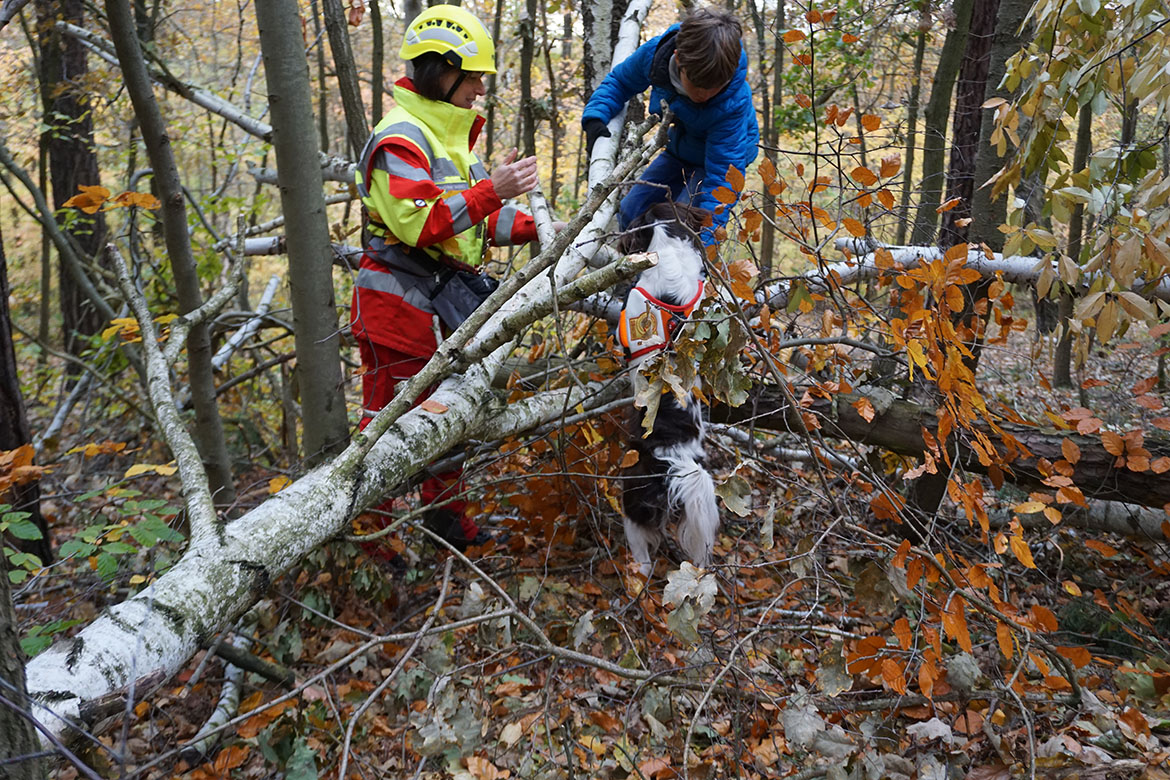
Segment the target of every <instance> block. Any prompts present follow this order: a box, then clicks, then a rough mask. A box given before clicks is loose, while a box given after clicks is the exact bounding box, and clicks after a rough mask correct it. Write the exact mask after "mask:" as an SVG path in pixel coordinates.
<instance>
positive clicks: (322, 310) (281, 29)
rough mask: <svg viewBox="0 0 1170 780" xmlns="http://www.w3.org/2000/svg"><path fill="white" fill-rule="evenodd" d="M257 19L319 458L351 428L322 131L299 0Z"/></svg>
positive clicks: (304, 386)
mask: <svg viewBox="0 0 1170 780" xmlns="http://www.w3.org/2000/svg"><path fill="white" fill-rule="evenodd" d="M256 19H257V23H258V25H259V27H260V48H261V50H262V52H263V55H264V70H265V73H266V75H267V81H268V105H269V108H270V109H271V111H272V145H273V148H274V149H275V151H276V167H277V171H278V174H279V177H280V202H281V208H282V210H283V212H284V218H285V226H286V236H287V238H288V265H289V288H290V290H291V299H292V308H293V326H294V328H295V330H296V348H297V373H298V377H299V383H300V389H301V409H302V415H301V417H302V423H303V425H304V444H305V454H306V457H307V458H308V459H309V461H310V462H317V461H319V460H320V459H322V458H323V457H324V456H325V455H327V454H329V453H332V452H336V451H338V450H340V449H341V448H342V447H344V446H345V442H346V440H347V439H348V438H349V426H348V422H347V420H346V415H345V396H344V395H343V394H342V391H341V388H342V376H341V353H340V340H339V338H338V328H337V306H336V303H335V301H334V298H333V275H332V267H333V256H332V254H333V252H332V248H331V247H330V244H329V223H328V221H327V220H326V217H325V196H324V191H323V186H324V185H323V180H322V177H321V164H320V162H319V160H318V153H319V152H318V149H317V146H316V144H315V143H314V141H316V133H315V131H314V130H313V127H312V124H311V123H310V121H309V118H310V117H312V115H313V112H312V95H311V93H310V89H309V67H308V63H307V61H306V60H305V53H304V49H303V47H302V45H301V28H300V21H299V17H298V15H297V3H296V0H263V1H262V2H260V3H258V4H257V6H256ZM363 142H364V141H363Z"/></svg>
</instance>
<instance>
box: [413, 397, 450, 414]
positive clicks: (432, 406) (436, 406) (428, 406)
mask: <svg viewBox="0 0 1170 780" xmlns="http://www.w3.org/2000/svg"><path fill="white" fill-rule="evenodd" d="M419 406H420V407H422V410H423V411H424V412H430V413H431V414H443V413H444V412H446V411H447V408H448V407H447V405H446V404H443V403H439V402H438V401H434V400H431V399H430V398H428V399H427V400H425V401H423V402H422V403H421V404H419Z"/></svg>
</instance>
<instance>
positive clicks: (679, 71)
mask: <svg viewBox="0 0 1170 780" xmlns="http://www.w3.org/2000/svg"><path fill="white" fill-rule="evenodd" d="M742 38H743V28H742V27H741V26H740V23H739V20H738V19H736V18H735V17H734V16H732V15H731V14H729V13H727V12H726V11H713V10H709V9H699V10H697V11H694V12H693V13H691V14H690V15H688V16H687V18H686V19H684V20H683V22H682V24H676V25H672V26H671V27H669V28H668V29H667V30H666V32H664V33H663V34H662V35H659V36H658V37H657V38H653V39H651V40H649V41H647V42H646V43H644V44H642V45H641V46H639V47H638V49H637V51H635V52H634V53H633V54H631V55H630V56H629V57H627V58H626V59H625V60H623V61H622V62H621V63H619V64H618V65H617V66H616V67H614V69H613V70H612V71H610V73H609V75H607V76H606V77H605V79H604V80H603V81H602V82H601V85H600V86H598V88H597V90H596V91H595V92H594V93H593V95H592V97H590V98H589V102H588V104H586V106H585V112H584V113H583V114H582V116H581V124H582V127H583V128H584V130H585V139H586V148H587V149H588V151H589V152H590V153H592V151H593V144H594V143H595V142H596V141H597V139H598V138H604V137H609V128H608V127H606V125H607V124H608V123H609V121H610V120H611V119H613V117H614V116H615V115H617V113H618V112H619V111H620V110H621V108H622V106H624V105H625V104H626V102H627V101H628V100H629V99H630V98H632V97H633V96H634V95H637V94H639V93H641V92H643V91H645V90H646V89H647V88H650V111H651V112H653V113H656V114H657V113H661V110H662V109H661V108H660V104H661V102H662V101H666V104H667V105H668V106H669V107H670V110H671V111H672V112H674V123H673V124H672V125H671V128H670V133H669V136H668V140H667V143H666V149H665V150H664V151H663V152H662V154H660V155H658V157H656V158H655V159H654V161H653V162H651V163H650V165H648V166H647V167H646V170H645V171H644V172H643V173H642V177H641V178H640V179H639V180H638V182H637V183H636V184H635V185H634V186H633V188H632V189H631V190H630V192H629V193H628V194H627V195H626V196H625V198H623V199H622V203H621V209H620V213H619V216H618V222H619V224H620V226H621V228H622V229H623V230H625V229H626V227H627V226H628V225H629V224H630V222H632V221H633V220H635V219H637V217H638V216H640V215H641V214H642V213H644V212H645V211H646V209H647V208H649V207H650V206H651V205H653V204H655V203H658V202H660V201H664V200H667V199H668V198H669V199H671V200H674V201H675V202H677V203H690V204H691V205H692V206H697V207H699V208H704V209H707V210H708V211H710V212H711V213H712V214H713V224H712V225H710V226H708V227H706V228H704V229H703V232H702V233H701V234H700V238H701V239H702V240H703V244H704V245H705V246H712V245H713V244H715V243H716V240H715V231H716V230H717V229H718V228H720V227H722V226H723V225H724V224H725V223H726V222H727V218H728V216H729V212H730V204H726V205H725V204H723V203H721V202H720V201H719V200H717V199H716V198H715V197H714V196H713V195H712V193H713V192H714V191H715V190H716V189H717V188H719V187H726V186H728V185H727V169H728V167H729V166H733V167H735V168H736V169H738V170H739V171H740V172H741V173H746V171H747V167H748V165H749V164H750V163H751V162H752V160H754V159H755V158H756V152H757V151H758V145H759V141H760V128H759V124H758V123H757V122H756V110H755V107H754V106H753V105H752V90H751V87H749V86H748V82H747V53H746V52H745V51H744V49H743V44H742V40H741V39H742ZM721 206H722V208H720V207H721ZM716 209H719V211H718V213H716Z"/></svg>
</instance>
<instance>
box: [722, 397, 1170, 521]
mask: <svg viewBox="0 0 1170 780" xmlns="http://www.w3.org/2000/svg"><path fill="white" fill-rule="evenodd" d="M799 394H800V391H797V395H799ZM862 398H867V399H868V400H869V401H870V402H871V404H872V405H873V408H874V416H873V419H872V420H866V419H865V418H863V417H862V416H861V414H860V413H859V412H858V411H857V409H855V408H853V406H852V404H854V403H856V402H857V401H860V400H861V399H862ZM803 411H808V412H812V413H813V414H815V415H816V416H817V419H818V421H819V422H820V425H821V433H822V434H823V435H825V436H829V437H831V438H835V439H848V440H849V441H853V442H856V443H857V444H868V445H874V446H877V447H881V448H883V449H887V450H890V451H891V452H896V453H898V454H900V455H910V456H914V457H923V454H924V452H925V451H926V444H925V442H924V441H923V438H922V430H923V429H924V428H925V429H926V430H928V431H930V432H931V434H932V435H936V434H937V432H938V418H937V417H936V416H935V410H934V409H931V408H929V407H926V406H923V405H921V404H917V403H914V402H912V401H905V400H901V399H895V398H892V397H891V396H890V393H889V391H886V390H881V389H876V388H875V389H872V390H865V391H862V392H857V393H842V394H840V395H836V396H834V397H833V398H831V399H817V400H816V402H815V403H814V404H813V405H812V406H811V407H809V408H808V409H794V408H793V407H792V406H791V405H789V404H788V403H786V401H785V399H784V396H783V394H782V393H781V391H780V390H779V389H777V388H775V387H757V388H756V389H755V390H754V391H753V392H752V395H751V397H750V398H749V399H748V401H747V402H746V403H744V404H743V405H742V406H739V407H736V408H732V407H728V406H722V405H716V406H713V407H712V408H711V421H712V422H719V423H728V424H737V423H747V422H751V424H752V425H754V426H755V427H757V428H770V429H772V430H777V431H800V430H802V428H803V425H804V423H803V420H802V417H801V412H803ZM1000 427H1001V428H1002V429H1003V430H1004V431H1006V432H1007V433H1008V434H1010V435H1011V436H1014V437H1015V438H1016V440H1017V441H1018V442H1019V443H1020V444H1022V445H1023V446H1024V447H1025V448H1026V449H1027V451H1028V453H1030V454H1029V455H1024V456H1020V457H1017V458H1016V459H1015V460H1013V461H1012V462H1010V463H1007V464H1006V465H1001V466H1000V467H999V468H998V469H997V467H996V465H995V464H992V465H987V464H984V463H982V462H980V460H979V456H978V453H977V452H976V451H975V449H974V448H972V447H971V446H970V445H969V444H968V443H967V442H966V441H965V440H964V438H963V436H962V432H956V433H953V434H952V435H951V437H950V439H949V440H948V449H949V450H950V452H951V454H952V457H953V458H955V459H956V460H957V461H958V464H959V466H960V468H962V469H965V470H967V471H970V472H974V473H977V474H989V475H991V476H992V477H993V478H998V477H997V475H996V473H995V472H996V471H997V470H998V471H999V472H1000V473H1001V475H1002V478H1003V479H1004V480H1006V481H1009V482H1012V483H1014V484H1017V485H1019V486H1021V487H1025V488H1028V489H1040V490H1048V491H1051V490H1052V488H1051V487H1050V486H1048V485H1045V484H1044V480H1045V479H1046V478H1047V477H1048V476H1050V475H1051V474H1052V473H1053V472H1052V466H1051V464H1053V463H1055V462H1056V461H1058V460H1061V459H1062V458H1064V455H1063V453H1062V450H1061V446H1062V444H1063V443H1064V442H1065V441H1066V440H1071V441H1072V442H1073V443H1074V444H1076V445H1077V447H1078V448H1079V449H1080V459H1079V460H1078V461H1077V463H1076V464H1075V465H1074V466H1073V471H1072V475H1071V478H1072V480H1073V483H1074V484H1075V485H1076V486H1077V487H1078V488H1080V490H1081V491H1082V492H1083V493H1084V495H1085V497H1086V498H1095V499H1101V500H1107V501H1121V502H1125V503H1127V504H1139V505H1141V506H1147V507H1162V506H1165V505H1166V504H1167V503H1170V472H1166V473H1164V474H1155V473H1153V472H1152V471H1149V470H1146V471H1142V472H1135V471H1131V470H1130V469H1128V468H1124V467H1122V468H1118V467H1117V465H1116V463H1117V460H1118V459H1117V457H1115V456H1114V455H1112V454H1110V453H1109V452H1108V451H1107V450H1106V449H1105V447H1104V446H1103V445H1102V443H1101V439H1100V438H1099V437H1095V436H1085V435H1081V434H1076V433H1065V432H1060V431H1053V430H1045V429H1041V428H1038V427H1032V426H1028V425H1021V424H1018V423H1008V422H1004V423H1000ZM980 430H982V432H983V433H985V434H987V436H988V437H989V438H990V439H991V440H992V441H993V442H995V444H996V446H997V449H998V450H999V453H1000V455H1001V457H1002V456H1003V455H1004V453H1005V452H1006V448H1005V447H1004V446H1003V445H1002V443H1001V442H999V441H998V440H997V437H996V435H995V434H993V433H992V432H991V430H990V428H989V427H988V426H987V425H986V424H980ZM1145 448H1146V449H1147V450H1149V452H1150V458H1149V460H1150V461H1151V462H1153V461H1155V460H1156V459H1157V458H1159V457H1163V456H1170V442H1168V441H1166V440H1164V439H1151V438H1148V437H1147V439H1146V441H1145ZM1044 464H1048V465H1044Z"/></svg>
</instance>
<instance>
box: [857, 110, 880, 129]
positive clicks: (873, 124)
mask: <svg viewBox="0 0 1170 780" xmlns="http://www.w3.org/2000/svg"><path fill="white" fill-rule="evenodd" d="M861 126H862V127H864V128H865V130H866V132H869V133H872V132H873V131H874V130H877V129H878V128H879V127H881V126H882V118H881V117H880V116H878V115H877V114H862V115H861Z"/></svg>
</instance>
